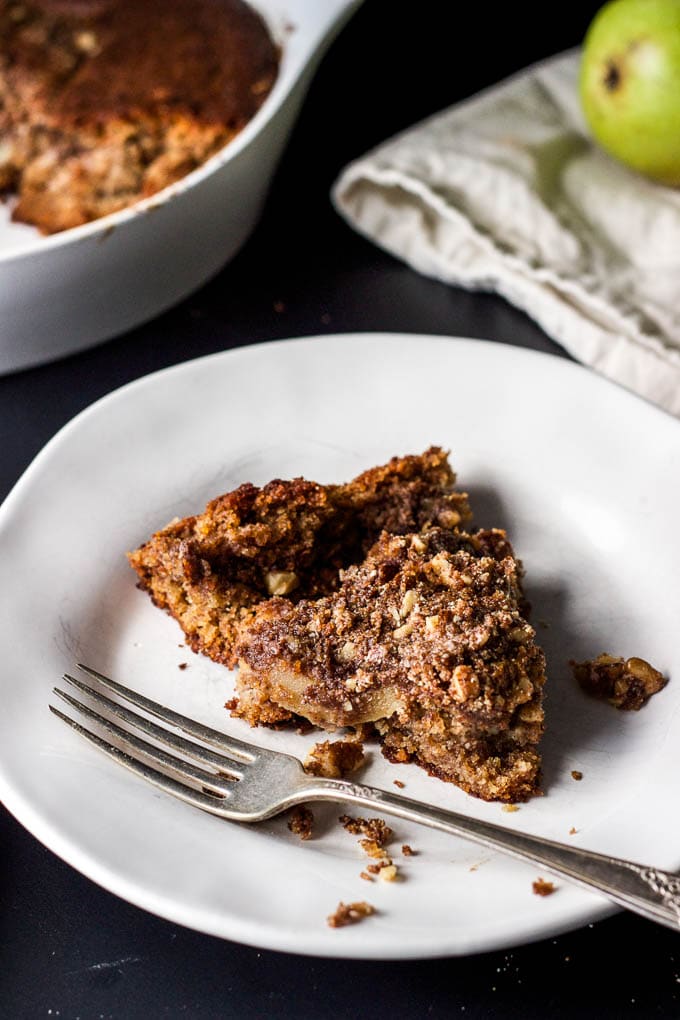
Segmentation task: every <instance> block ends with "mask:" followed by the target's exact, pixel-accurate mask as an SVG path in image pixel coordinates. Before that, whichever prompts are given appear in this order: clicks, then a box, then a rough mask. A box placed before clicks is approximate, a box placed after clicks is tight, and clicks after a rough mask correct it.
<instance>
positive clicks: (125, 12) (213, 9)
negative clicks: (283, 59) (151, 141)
mask: <svg viewBox="0 0 680 1020" xmlns="http://www.w3.org/2000/svg"><path fill="white" fill-rule="evenodd" d="M0 41H1V46H0V68H2V70H3V71H4V74H5V76H6V77H7V79H8V82H9V85H8V87H7V95H6V97H5V100H6V103H7V104H9V103H11V101H12V99H13V98H14V99H15V100H18V101H19V102H20V103H21V105H23V106H24V107H27V108H29V112H31V113H32V114H33V115H36V114H38V115H39V116H40V117H41V118H42V119H44V120H45V121H46V122H49V121H50V120H53V121H54V123H55V125H56V126H58V127H64V126H78V125H79V124H87V125H91V124H93V123H105V122H106V121H108V120H110V119H111V118H116V117H124V118H132V119H134V118H136V117H139V116H143V115H157V114H161V115H162V114H163V113H164V112H170V113H182V114H186V115H190V116H191V117H192V118H193V119H194V120H199V121H201V122H206V123H218V124H220V125H226V126H227V127H230V128H234V129H237V128H239V127H240V126H242V125H243V124H244V123H245V122H246V121H247V120H249V119H250V118H251V117H252V116H253V114H254V113H255V112H256V110H257V109H258V107H259V106H260V104H261V102H262V99H263V97H264V95H266V93H267V92H268V91H269V89H270V88H271V85H272V82H273V80H274V78H275V77H276V72H277V65H278V50H277V48H276V46H275V45H274V43H273V42H272V40H271V38H270V36H269V33H268V31H267V28H266V26H265V25H264V23H263V21H262V19H261V18H260V17H259V15H258V14H256V13H255V12H254V11H253V10H252V9H251V8H250V7H249V6H248V5H247V4H245V3H243V2H242V0H30V2H23V0H0ZM1 106H2V92H1V91H0V107H1Z"/></svg>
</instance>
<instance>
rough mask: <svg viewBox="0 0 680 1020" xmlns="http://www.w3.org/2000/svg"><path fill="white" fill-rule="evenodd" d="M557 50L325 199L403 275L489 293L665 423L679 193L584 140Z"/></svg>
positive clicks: (673, 341)
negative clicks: (645, 402)
mask: <svg viewBox="0 0 680 1020" xmlns="http://www.w3.org/2000/svg"><path fill="white" fill-rule="evenodd" d="M578 62H579V54H578V53H577V52H573V51H571V52H569V53H566V54H561V55H560V56H558V57H555V58H553V59H551V60H549V61H547V62H545V63H542V64H540V65H537V66H535V67H532V68H530V69H528V70H527V71H525V72H523V73H521V74H520V75H518V76H516V77H513V78H511V79H509V80H508V81H505V82H503V83H502V84H501V85H499V86H498V87H496V88H493V89H490V90H489V91H486V92H484V93H482V94H481V95H478V96H475V97H474V98H472V99H470V100H467V101H465V102H464V103H462V104H460V105H458V106H455V107H453V108H452V109H449V110H446V111H444V112H443V113H440V114H438V115H436V116H434V117H432V118H430V119H428V120H426V121H424V122H423V123H421V124H418V125H417V126H415V127H414V128H412V129H410V130H408V131H406V132H404V133H403V134H400V135H399V136H397V137H396V138H393V139H391V140H389V141H387V142H386V143H385V144H383V145H381V146H379V147H378V148H377V149H375V150H373V151H372V152H370V153H368V154H367V155H366V156H364V157H363V158H361V159H359V160H357V161H355V162H353V163H351V164H350V165H349V166H348V167H346V169H345V170H344V171H343V172H342V174H341V175H340V177H339V178H338V180H337V181H336V183H335V185H334V187H333V192H332V197H333V201H334V203H335V206H336V208H337V209H338V210H339V211H340V212H341V213H342V215H344V216H345V217H346V219H347V220H348V221H349V222H350V223H351V224H352V225H353V226H354V227H355V228H356V229H357V230H359V231H361V232H362V233H363V234H365V235H366V236H368V237H369V238H372V239H373V240H374V241H375V242H377V243H378V244H380V245H381V246H382V247H383V248H385V249H387V250H388V251H390V252H392V253H393V254H394V255H397V256H399V257H400V258H402V259H404V260H405V261H406V262H408V263H409V264H410V265H411V266H413V267H414V268H415V269H417V270H419V271H420V272H422V273H426V274H427V275H429V276H433V277H437V278H438V279H441V280H444V281H446V282H449V283H454V284H458V285H461V286H463V287H467V288H469V289H478V290H486V291H496V292H497V293H499V294H501V295H503V297H505V298H507V300H508V301H511V302H512V303H513V304H514V305H517V306H518V307H519V308H522V309H523V310H524V311H525V312H526V313H527V314H528V315H530V316H531V317H532V318H533V319H535V320H536V322H538V323H539V325H540V326H541V327H542V328H543V329H544V330H545V331H546V333H548V334H549V335H550V336H551V337H552V338H553V339H554V340H556V341H557V342H558V343H560V344H561V345H562V346H563V347H564V348H565V349H566V350H567V351H569V352H570V354H572V355H573V356H574V357H575V358H577V359H578V360H580V361H582V362H584V363H585V364H587V365H590V366H592V367H593V368H594V369H596V370H597V371H598V372H601V373H602V374H603V375H605V376H608V377H609V378H610V379H614V380H616V381H617V382H619V383H621V384H623V385H624V386H627V387H629V388H630V389H632V390H635V391H636V392H637V393H639V394H641V395H642V396H644V397H646V398H647V399H649V400H651V401H654V402H655V403H657V404H659V405H660V406H661V407H664V408H665V409H666V410H668V411H670V412H671V413H673V414H676V415H678V416H680V190H677V191H676V190H673V189H671V188H666V187H663V186H662V185H657V184H655V183H653V182H651V181H648V180H646V179H645V178H643V177H640V176H638V175H637V174H634V173H633V172H632V171H628V170H627V169H626V168H624V167H622V166H619V165H618V164H617V163H615V162H614V161H613V160H612V159H610V158H609V157H608V156H607V155H605V154H604V153H603V152H602V151H601V150H600V149H598V148H597V147H596V146H595V145H594V144H593V143H592V142H591V140H590V139H589V136H588V132H587V129H586V126H585V123H584V121H583V118H582V115H581V111H580V106H579V99H578V93H577V85H576V82H577V75H578Z"/></svg>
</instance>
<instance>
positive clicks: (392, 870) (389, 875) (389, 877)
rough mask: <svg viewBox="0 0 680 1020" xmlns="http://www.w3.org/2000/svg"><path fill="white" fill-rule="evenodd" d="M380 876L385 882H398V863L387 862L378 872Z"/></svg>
mask: <svg viewBox="0 0 680 1020" xmlns="http://www.w3.org/2000/svg"><path fill="white" fill-rule="evenodd" d="M378 878H381V879H382V880H383V882H396V881H397V878H398V875H397V866H396V864H386V865H385V866H384V867H382V868H381V869H380V871H379V872H378Z"/></svg>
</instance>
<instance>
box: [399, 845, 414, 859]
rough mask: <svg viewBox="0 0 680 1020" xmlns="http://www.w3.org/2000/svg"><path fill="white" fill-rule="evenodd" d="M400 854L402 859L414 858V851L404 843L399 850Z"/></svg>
mask: <svg viewBox="0 0 680 1020" xmlns="http://www.w3.org/2000/svg"><path fill="white" fill-rule="evenodd" d="M401 852H402V853H403V855H404V857H415V856H416V851H415V850H414V849H413V848H412V847H410V846H409V845H408V843H404V845H403V846H402V848H401Z"/></svg>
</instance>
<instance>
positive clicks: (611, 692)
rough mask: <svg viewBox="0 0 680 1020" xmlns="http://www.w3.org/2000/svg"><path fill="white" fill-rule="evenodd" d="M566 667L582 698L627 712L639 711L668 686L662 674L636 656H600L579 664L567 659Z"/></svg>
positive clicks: (605, 654) (604, 653) (604, 654)
mask: <svg viewBox="0 0 680 1020" xmlns="http://www.w3.org/2000/svg"><path fill="white" fill-rule="evenodd" d="M569 665H570V666H571V668H572V671H573V674H574V677H575V679H576V681H577V683H578V684H579V685H580V687H581V688H582V690H584V691H585V692H586V694H590V695H591V696H592V697H593V698H598V699H599V700H600V701H608V702H609V704H610V705H613V706H614V707H615V708H619V709H621V710H623V711H628V712H630V711H633V712H637V711H639V709H641V708H642V706H643V705H645V704H646V703H647V702H648V701H649V699H650V698H651V697H652V695H653V694H656V693H657V692H658V691H660V690H661V689H662V688H663V687H665V686H666V684H667V683H668V678H667V677H665V676H664V675H663V673H661V672H660V671H659V670H658V669H655V668H654V666H651V665H650V664H649V663H648V662H647V661H646V660H645V659H639V658H637V657H636V656H633V657H632V658H629V659H624V658H623V657H622V656H617V655H609V654H608V653H606V652H603V653H602V654H601V655H598V656H597V657H596V658H595V659H586V660H584V661H583V662H575V661H574V660H573V659H570V660H569Z"/></svg>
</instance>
